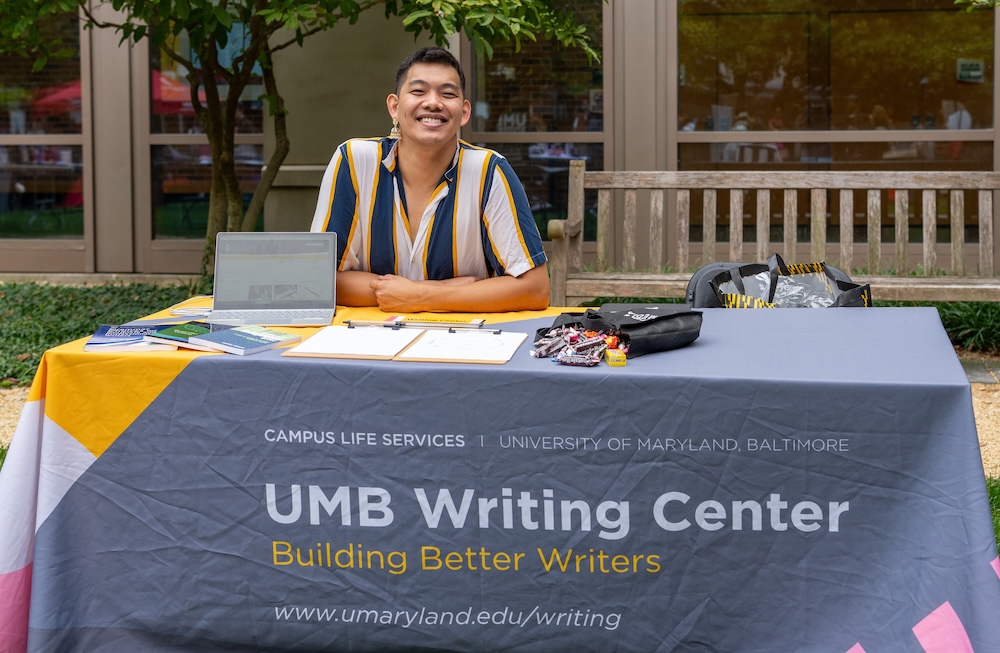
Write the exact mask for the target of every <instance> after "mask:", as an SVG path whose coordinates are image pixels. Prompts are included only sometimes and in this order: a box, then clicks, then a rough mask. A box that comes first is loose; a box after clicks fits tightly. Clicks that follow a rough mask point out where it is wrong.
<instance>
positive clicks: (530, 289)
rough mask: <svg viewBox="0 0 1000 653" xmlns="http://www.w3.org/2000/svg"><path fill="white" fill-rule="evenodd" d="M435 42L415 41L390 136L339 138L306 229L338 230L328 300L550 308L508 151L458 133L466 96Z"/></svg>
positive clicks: (411, 307) (541, 260)
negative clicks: (333, 293) (333, 295)
mask: <svg viewBox="0 0 1000 653" xmlns="http://www.w3.org/2000/svg"><path fill="white" fill-rule="evenodd" d="M464 88H465V74H464V72H463V71H462V68H461V66H460V65H459V63H458V60H457V59H455V57H454V56H453V55H452V54H451V53H450V52H448V51H447V50H444V49H442V48H437V47H429V48H422V49H420V50H417V51H416V52H414V53H413V54H412V55H410V56H409V57H407V58H406V59H405V60H404V61H403V63H402V64H401V65H400V67H399V70H398V71H397V73H396V90H395V92H394V93H391V94H390V95H389V96H388V97H387V98H386V107H387V109H388V111H389V116H390V117H391V118H392V124H393V127H392V131H391V132H390V135H389V137H387V138H362V139H352V140H348V141H347V142H345V143H343V144H341V145H340V147H338V148H337V151H336V153H335V154H334V155H333V158H332V159H331V161H330V164H329V165H328V166H327V169H326V173H325V174H324V175H323V182H322V184H321V186H320V192H319V199H318V201H317V204H316V212H315V214H314V216H313V222H312V227H311V230H312V231H336V232H337V237H338V243H337V244H338V249H339V261H338V263H339V267H338V269H339V271H338V274H337V300H338V303H341V304H345V305H347V306H378V307H379V308H381V309H382V310H384V311H392V312H417V311H467V312H497V311H516V310H531V309H541V308H545V307H546V306H548V300H549V277H548V271H547V269H546V265H545V263H546V259H545V254H544V252H543V251H542V239H541V236H540V234H539V233H538V228H537V227H536V226H535V221H534V217H533V216H532V214H531V209H530V208H529V206H528V199H527V197H526V195H525V192H524V189H523V187H522V186H521V182H520V181H519V180H518V178H517V175H516V174H514V171H513V169H512V168H511V166H510V164H509V163H508V162H507V160H506V159H505V158H504V157H503V156H501V155H500V154H498V153H497V152H494V151H492V150H488V149H485V148H481V147H475V146H472V145H470V144H468V143H465V142H464V141H460V140H459V139H458V133H459V130H460V129H461V127H462V125H464V124H466V122H468V120H469V117H470V115H471V111H472V109H471V105H470V104H469V101H468V100H467V99H466V98H465V92H464Z"/></svg>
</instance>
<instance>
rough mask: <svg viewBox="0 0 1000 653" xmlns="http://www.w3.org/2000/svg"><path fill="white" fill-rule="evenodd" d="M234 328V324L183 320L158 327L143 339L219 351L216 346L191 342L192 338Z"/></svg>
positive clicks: (186, 347) (187, 347)
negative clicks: (179, 322)
mask: <svg viewBox="0 0 1000 653" xmlns="http://www.w3.org/2000/svg"><path fill="white" fill-rule="evenodd" d="M232 328H233V327H232V326H229V325H225V324H209V323H208V322H199V321H194V322H183V323H181V324H174V325H172V326H168V327H164V328H162V329H157V330H156V331H154V332H152V333H150V334H147V335H145V336H143V339H144V340H149V341H150V342H160V343H166V344H172V345H177V346H178V347H184V348H185V349H197V350H199V351H218V349H216V348H214V347H208V346H206V345H201V344H198V343H196V342H191V338H196V337H198V336H203V335H205V334H207V333H214V332H216V331H225V330H227V329H232Z"/></svg>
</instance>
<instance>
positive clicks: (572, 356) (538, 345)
mask: <svg viewBox="0 0 1000 653" xmlns="http://www.w3.org/2000/svg"><path fill="white" fill-rule="evenodd" d="M609 349H614V350H620V351H621V352H622V353H623V354H624V353H625V352H627V351H628V350H627V348H626V347H625V346H623V344H622V343H621V341H620V339H619V338H618V336H616V335H614V334H611V333H606V332H604V331H584V330H581V329H578V328H574V327H572V326H561V327H556V328H554V329H550V330H549V331H548V332H547V333H546V334H545V335H544V336H542V337H540V338H538V339H537V340H536V341H535V348H534V349H533V350H531V352H529V353H530V354H531V355H532V356H534V357H535V358H551V359H552V360H553V361H555V362H557V363H560V364H562V365H583V366H586V367H592V366H594V365H597V364H598V363H600V362H601V358H602V357H603V356H604V352H606V351H607V350H609Z"/></svg>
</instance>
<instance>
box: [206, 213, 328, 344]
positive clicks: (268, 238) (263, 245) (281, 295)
mask: <svg viewBox="0 0 1000 653" xmlns="http://www.w3.org/2000/svg"><path fill="white" fill-rule="evenodd" d="M336 275H337V234H335V233H333V232H323V233H312V232H287V233H286V232H265V233H259V232H254V233H244V232H229V231H226V232H220V233H219V235H218V238H217V240H216V244H215V295H214V298H213V300H212V312H211V313H209V314H208V317H207V318H205V319H206V321H208V322H210V323H212V324H234V325H243V324H259V325H262V326H323V325H327V324H330V323H331V322H333V315H334V313H335V312H336V308H337V276H336Z"/></svg>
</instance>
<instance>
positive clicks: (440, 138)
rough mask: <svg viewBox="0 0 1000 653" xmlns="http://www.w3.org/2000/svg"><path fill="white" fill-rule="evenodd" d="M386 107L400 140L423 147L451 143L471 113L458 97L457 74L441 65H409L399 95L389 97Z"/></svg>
mask: <svg viewBox="0 0 1000 653" xmlns="http://www.w3.org/2000/svg"><path fill="white" fill-rule="evenodd" d="M386 105H387V106H388V108H389V115H391V116H393V117H394V118H396V120H398V121H399V131H400V133H401V135H402V138H403V139H404V141H411V142H415V143H421V144H425V145H442V144H445V143H448V142H451V141H454V140H455V139H456V138H458V130H459V129H460V128H461V127H462V125H464V124H465V123H467V122H468V121H469V116H470V115H471V113H472V107H471V105H470V104H469V101H468V100H466V99H465V98H464V97H463V95H462V87H461V84H460V82H459V78H458V71H456V70H455V69H454V68H452V67H451V66H447V65H444V64H431V63H416V64H413V66H411V67H410V69H409V70H408V71H407V73H406V78H405V79H404V80H403V82H402V84H400V87H399V94H398V95H397V94H392V95H390V96H389V97H388V98H387V99H386Z"/></svg>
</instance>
